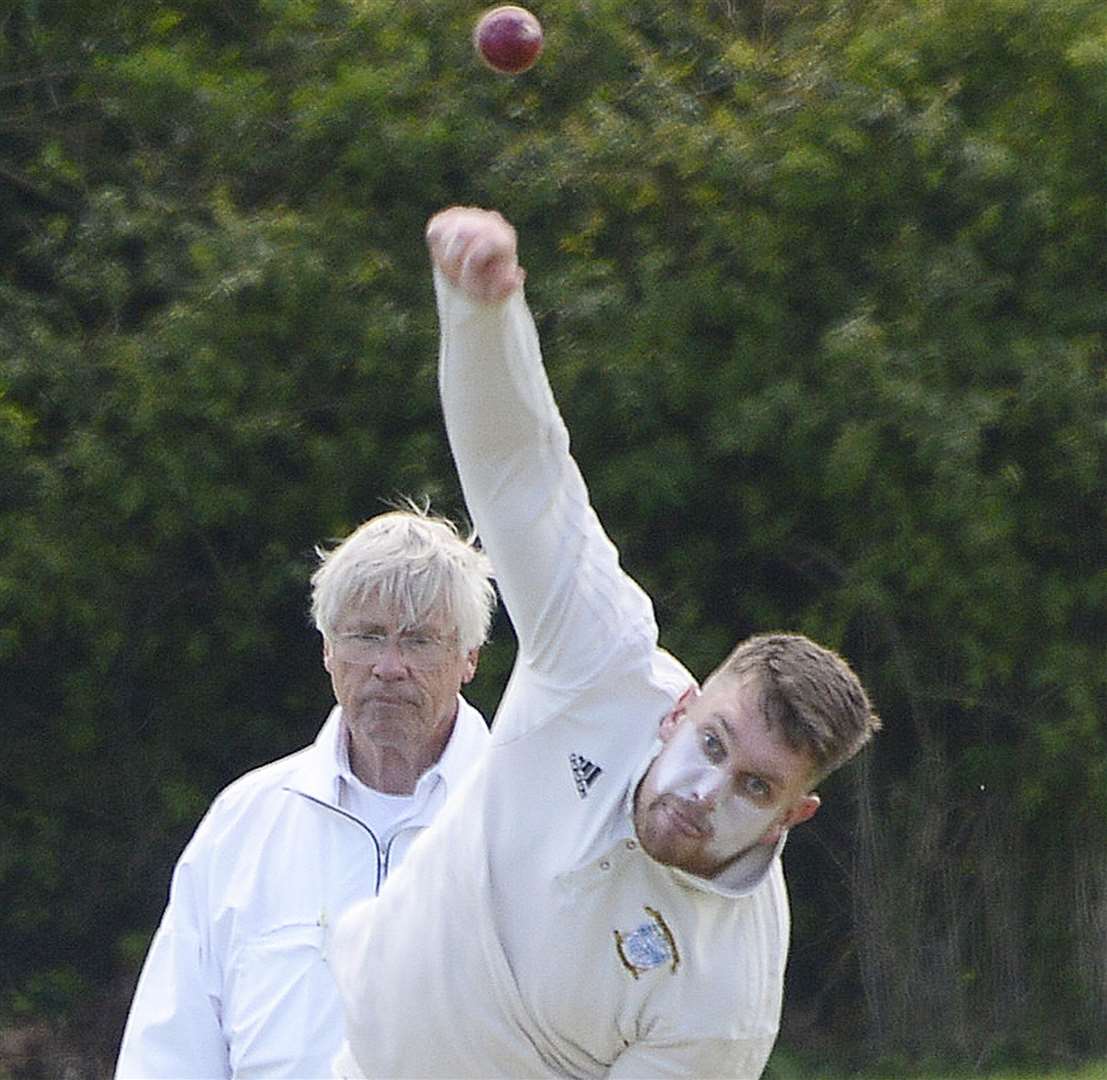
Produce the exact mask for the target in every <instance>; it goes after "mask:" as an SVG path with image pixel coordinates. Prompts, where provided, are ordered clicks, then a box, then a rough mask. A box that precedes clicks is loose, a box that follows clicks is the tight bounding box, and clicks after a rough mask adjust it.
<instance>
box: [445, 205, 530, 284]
mask: <svg viewBox="0 0 1107 1080" xmlns="http://www.w3.org/2000/svg"><path fill="white" fill-rule="evenodd" d="M427 246H428V247H429V248H430V253H431V260H432V261H433V262H434V264H435V265H436V266H437V267H438V268H439V269H440V270H441V271H442V273H443V274H445V275H446V277H447V279H448V280H449V281H450V283H451V284H453V285H456V286H458V287H459V288H461V289H464V290H465V292H467V293H468V294H469V295H470V296H471V297H472V298H473V299H474V300H480V301H482V302H483V303H486V304H488V303H498V302H499V301H501V300H506V299H507V298H508V297H509V296H510V295H511V294H512V293H513V292H514V291H515V290H516V289H517V288H519V286H520V285H522V284H523V278H524V277H525V276H526V275H525V273H524V271H523V269H522V267H520V266H519V261H518V252H517V248H516V243H515V230H514V229H513V228H512V227H511V226H510V225H509V224H508V222H507V220H506V219H505V218H504V217H503V215H501V214H498V213H497V212H496V211H495V210H480V209H478V208H477V207H475V206H453V207H451V208H450V209H449V210H443V211H442V212H441V213H438V214H435V215H434V217H432V218H431V219H430V222H429V223H428V224H427Z"/></svg>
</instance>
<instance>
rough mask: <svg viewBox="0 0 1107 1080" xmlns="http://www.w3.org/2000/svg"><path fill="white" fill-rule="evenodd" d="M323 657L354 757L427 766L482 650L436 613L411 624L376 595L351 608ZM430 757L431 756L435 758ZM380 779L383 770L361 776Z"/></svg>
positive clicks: (445, 735) (444, 737) (440, 745)
mask: <svg viewBox="0 0 1107 1080" xmlns="http://www.w3.org/2000/svg"><path fill="white" fill-rule="evenodd" d="M323 662H324V664H325V666H326V668H327V671H328V672H329V673H330V676H331V684H332V686H333V687H334V695H335V698H336V700H337V701H338V704H339V705H341V706H342V715H343V718H344V720H345V721H346V724H347V726H348V728H349V731H350V738H351V741H352V743H353V749H354V750H355V751H356V754H355V755H354V756H353V757H352V763H354V764H355V772H358V769H357V767H356V762H357V761H359V760H360V761H367V760H372V759H375V760H387V759H389V758H391V759H393V760H399V761H403V762H407V763H408V764H410V765H413V766H419V765H421V767H422V768H425V767H426V766H427V765H428V764H430V763H433V761H435V760H437V757H438V754H439V753H440V752H441V750H442V748H443V747H444V745H445V742H446V740H447V739H448V737H449V733H450V732H451V731H452V729H453V723H454V718H455V716H456V714H457V695H458V691H459V690H460V689H461V687H462V685H463V684H464V683H467V682H469V680H470V679H472V677H473V674H474V672H475V671H476V667H477V650H475V649H474V650H472V651H471V652H469V653H463V652H461V651H460V648H459V646H458V644H457V632H456V629H455V628H453V627H452V626H451V625H450V624H448V623H447V622H446V621H445V620H444V619H442V618H439V617H436V616H435V615H433V614H432V615H430V616H428V617H427V618H426V619H424V620H422V621H420V622H419V623H418V624H417V625H411V624H410V623H408V622H406V621H405V619H404V618H403V617H402V616H401V615H399V614H398V613H397V612H395V611H391V610H388V609H386V608H383V607H382V606H381V605H380V604H379V603H377V602H375V601H374V600H373V599H370V600H369V601H368V602H365V603H362V604H359V605H354V606H352V607H350V608H348V609H347V610H346V611H344V612H343V614H342V616H341V617H340V619H339V620H338V624H337V626H336V627H335V631H334V633H332V634H330V635H328V636H327V637H326V638H324V643H323ZM428 758H429V760H428ZM361 779H362V780H363V781H364V782H366V783H368V784H370V786H373V787H377V786H378V783H379V777H377V776H361Z"/></svg>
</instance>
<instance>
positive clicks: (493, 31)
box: [473, 4, 542, 75]
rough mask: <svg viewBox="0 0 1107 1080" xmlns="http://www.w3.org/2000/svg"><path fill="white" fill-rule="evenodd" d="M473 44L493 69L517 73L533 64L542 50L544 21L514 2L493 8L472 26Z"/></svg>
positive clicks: (502, 73) (506, 73)
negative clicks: (540, 20) (542, 22)
mask: <svg viewBox="0 0 1107 1080" xmlns="http://www.w3.org/2000/svg"><path fill="white" fill-rule="evenodd" d="M473 47H474V48H475V49H476V50H477V55H478V56H479V57H480V58H481V59H482V60H483V61H484V62H485V63H486V64H487V65H488V66H489V67H490V68H491V69H492V70H493V71H498V72H500V74H501V75H518V74H519V73H520V72H523V71H526V70H527V68H530V67H533V66H534V62H535V61H536V60H537V59H538V55H539V53H541V52H542V24H541V23H540V22H539V21H538V20H537V19H536V18H535V17H534V16H533V15H532V14H531V13H530V12H529V11H527V9H526V8H522V7H516V6H515V5H514V4H505V5H503V6H502V7H497V8H492V9H491V10H489V11H486V12H485V13H484V14H483V15H482V16H481V17H480V19H478V20H477V25H476V26H475V27H473Z"/></svg>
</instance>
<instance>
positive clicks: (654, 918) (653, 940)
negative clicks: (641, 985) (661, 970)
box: [614, 907, 680, 979]
mask: <svg viewBox="0 0 1107 1080" xmlns="http://www.w3.org/2000/svg"><path fill="white" fill-rule="evenodd" d="M645 912H646V914H647V915H648V916H649V921H648V922H644V923H642V924H641V926H637V927H635V929H633V930H629V931H626V930H616V931H614V933H615V951H616V952H617V953H618V954H619V959H620V960H621V961H622V962H623V967H625V968H626V969H627V971H629V972H630V973H631V975H633V976H634V978H636V979H637V978H638V976H639V975H641V974H642V973H643V972H644V971H649V970H650V969H651V968H655V967H660V966H661V965H662V964H668V965H669V970H670V971H676V969H677V965H678V964H679V963H680V953H679V952H678V951H677V946H676V940H675V939H674V938H673V932H672V931H671V930H670V929H669V924H668V923H666V922H665V919H664V917H663V916H662V914H661V912H660V911H656V910H655V909H654V908H652V907H647V908H646V909H645Z"/></svg>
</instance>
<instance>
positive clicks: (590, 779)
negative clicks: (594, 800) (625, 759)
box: [569, 754, 603, 799]
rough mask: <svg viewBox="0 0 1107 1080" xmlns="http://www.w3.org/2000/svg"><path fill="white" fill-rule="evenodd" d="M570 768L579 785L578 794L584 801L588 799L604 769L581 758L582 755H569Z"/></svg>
mask: <svg viewBox="0 0 1107 1080" xmlns="http://www.w3.org/2000/svg"><path fill="white" fill-rule="evenodd" d="M569 767H570V768H571V769H572V770H573V782H574V783H575V784H576V785H577V794H578V795H579V796H580V797H581V798H582V799H583V798H585V797H587V795H588V792H589V790H590V789H591V787H592V785H593V784H594V783H595V782H596V780H597V779H598V778H599V775H600V773H602V772H603V769H601V768H600V766H599V765H593V764H592V762H591V761H589V760H588V758H586V757H581V756H580V754H570V755H569Z"/></svg>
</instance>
